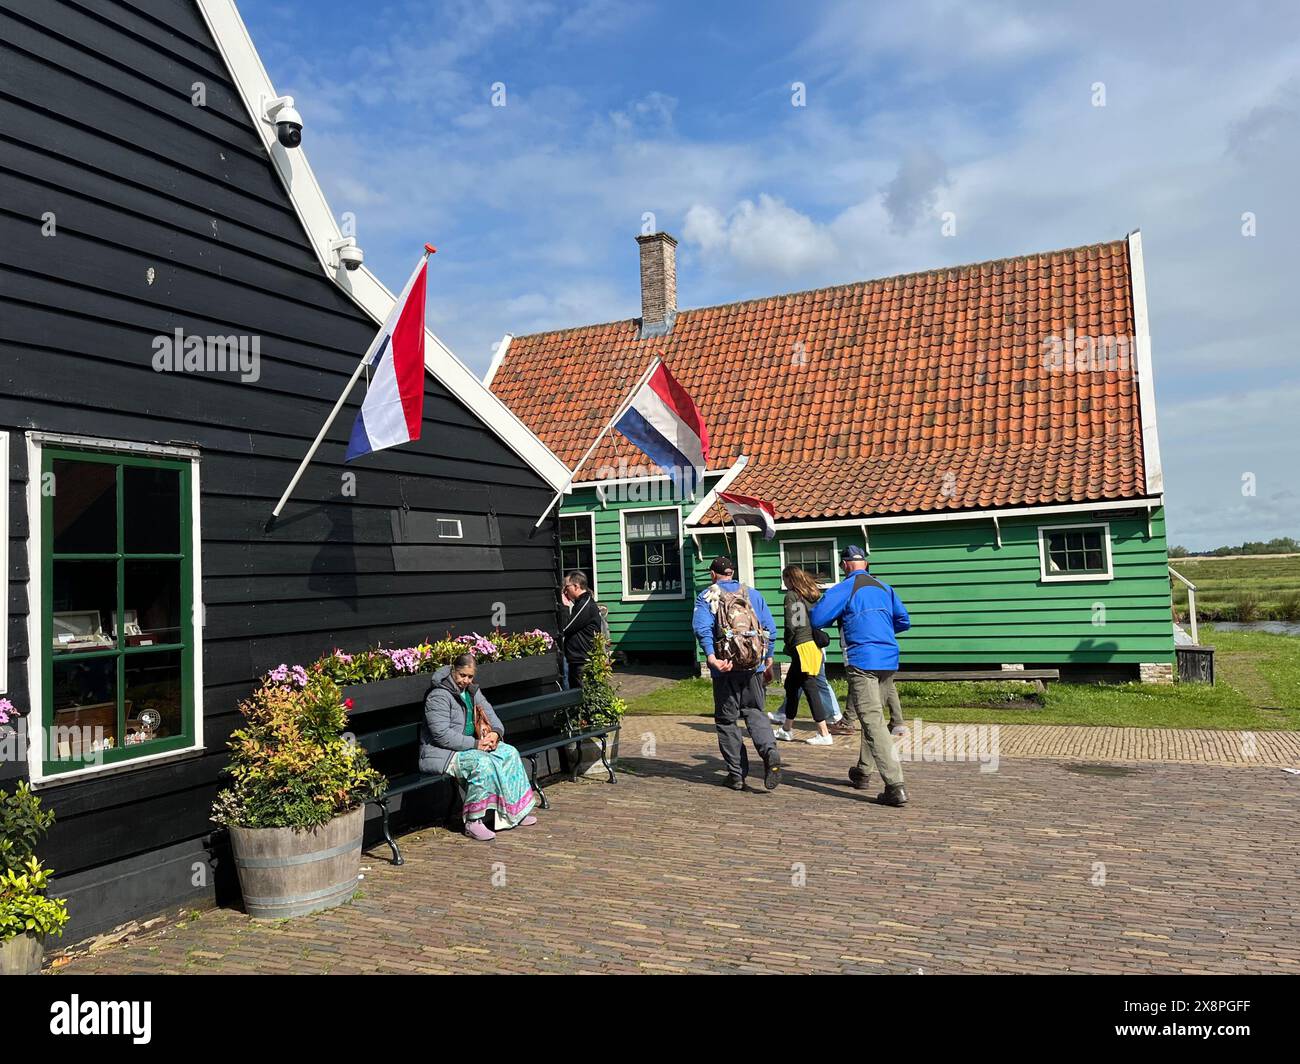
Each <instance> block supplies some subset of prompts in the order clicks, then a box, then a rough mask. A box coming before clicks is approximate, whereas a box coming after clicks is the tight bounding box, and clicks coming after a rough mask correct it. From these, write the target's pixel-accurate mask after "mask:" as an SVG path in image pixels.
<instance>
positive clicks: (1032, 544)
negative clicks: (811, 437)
mask: <svg viewBox="0 0 1300 1064" xmlns="http://www.w3.org/2000/svg"><path fill="white" fill-rule="evenodd" d="M646 505H647V504H646V503H643V502H616V501H613V500H611V501H610V502H609V504H608V506H607V507H605V508H602V507H601V506H600V503H599V501H598V500H597V499H596V497H595V493H594V492H592V491H582V492H575V493H574V495H573V496H571V497H570V498H569V499H568V500H566V504H565V506H564V507H563V512H564V513H565V514H573V513H592V514H594V515H595V526H596V545H595V555H596V578H597V594H598V597H599V599H600V601H601V602H602V603H603V604H604V605H605V606H606V607H608V609H609V621H610V629H611V632H612V634H613V636H614V640H615V643H616V646H617V648H618V649H620V650H624V651H644V652H654V651H672V652H681V651H684V650H691V649H692V648H693V646H694V642H693V639H692V637H691V632H690V614H691V606H692V601H693V599H694V596H695V592H696V591H697V590H698V589H699V588H702V587H705V586H707V584H708V579H709V578H708V572H707V569H708V564H709V562H710V561H711V560H712V559H713V557H714V556H715V555H717V554H719V553H722V552H724V550H725V552H726V553H728V554H731V556H732V557H734V556H735V547H736V544H735V539H734V537H728V540H727V546H726V547H724V545H723V537H722V536H721V535H719V534H710V535H707V536H703V537H701V548H702V552H703V557H702V558H699V559H697V558H696V556H695V549H694V544H693V543H692V541H691V540H690V538H689V537H688V538H686V539H685V541H684V543H683V547H682V549H683V552H684V555H685V559H686V570H687V584H688V586H687V591H686V596H685V597H684V598H682V599H662V600H653V601H648V602H639V601H631V602H624V601H623V599H622V589H623V585H622V553H621V542H620V528H619V516H618V515H619V511H620V510H622V509H626V508H628V507H633V508H644V507H645V506H646ZM683 511H684V512H689V507H683ZM1093 520H1104V521H1106V522H1107V523H1108V524H1109V525H1110V536H1111V560H1112V570H1113V574H1114V575H1113V578H1112V579H1111V580H1109V581H1105V582H1087V583H1045V582H1043V581H1042V580H1041V579H1040V576H1039V557H1038V529H1039V526H1040V525H1057V524H1073V523H1090V522H1092V521H1093ZM1001 524H1002V546H1001V547H998V546H997V545H996V542H995V538H994V530H993V523H992V522H991V521H988V520H975V521H947V522H942V523H937V524H931V525H885V526H877V527H875V528H873V529H871V571H872V572H873V573H875V574H876V575H877V576H878V577H879V578H880V579H881V580H884V581H885V582H886V583H889V584H892V585H893V586H894V587H895V588H896V589H897V590H898V593H899V596H900V597H901V598H902V600H903V602H904V604H905V605H906V606H907V608H908V611H909V612H910V613H911V615H912V630H911V631H910V632H907V633H906V634H904V635H903V636H902V637H901V639H900V643H901V645H902V648H903V655H904V661H905V663H907V664H910V665H941V664H945V665H957V666H976V665H999V664H1003V663H1006V664H1014V663H1023V664H1027V665H1053V664H1065V663H1080V664H1083V663H1086V664H1106V663H1112V664H1137V663H1141V662H1172V661H1173V658H1174V648H1173V625H1172V619H1171V611H1170V594H1169V578H1168V572H1167V569H1168V564H1169V560H1168V550H1167V547H1166V543H1165V524H1164V511H1163V510H1156V511H1154V512H1153V514H1152V520H1151V535H1150V537H1149V538H1148V536H1147V521H1146V516H1145V513H1142V514H1141V515H1139V516H1129V517H1110V516H1105V515H1104V514H1099V515H1098V517H1097V518H1093V517H1092V515H1091V514H1079V515H1054V516H1052V515H1049V516H1044V517H1042V518H1038V519H1028V518H1007V519H1004V520H1003V521H1002V522H1001ZM829 538H834V539H835V540H836V541H837V544H836V545H837V547H840V548H842V547H844V546H846V545H848V544H849V543H857V544H861V542H862V533H861V531H860V530H859V528H858V527H857V526H856V525H845V526H844V527H843V528H841V529H832V530H827V531H821V530H818V531H804V532H783V533H781V534H779V535H778V536H777V538H776V539H774V540H772V541H771V542H764V541H763V540H761V539H758V538H756V537H755V538H754V540H753V544H754V576H755V583H756V585H757V586H758V588H759V590H760V591H762V593H763V595H764V597H765V598H766V599H767V601H768V604H769V605H770V606H771V607H772V613H773V615H774V616H775V617H776V618H777V622H778V625H779V624H780V622H781V600H782V594H781V554H780V544H781V542H782V541H797V540H810V539H829ZM842 660H843V659H842V657H841V654H840V650H839V642H838V636H834V637H833V642H832V644H831V661H833V662H840V661H842Z"/></svg>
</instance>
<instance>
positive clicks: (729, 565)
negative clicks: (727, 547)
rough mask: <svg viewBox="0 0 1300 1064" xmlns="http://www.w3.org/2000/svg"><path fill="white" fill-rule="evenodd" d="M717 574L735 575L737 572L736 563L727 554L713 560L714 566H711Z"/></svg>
mask: <svg viewBox="0 0 1300 1064" xmlns="http://www.w3.org/2000/svg"><path fill="white" fill-rule="evenodd" d="M709 568H710V569H711V570H713V572H715V573H734V572H735V571H736V565H735V563H734V562H733V561H732V560H731V559H730V558H728V557H727V556H726V555H725V554H719V555H718V556H717V557H716V558H714V559H713V564H712V565H710V566H709Z"/></svg>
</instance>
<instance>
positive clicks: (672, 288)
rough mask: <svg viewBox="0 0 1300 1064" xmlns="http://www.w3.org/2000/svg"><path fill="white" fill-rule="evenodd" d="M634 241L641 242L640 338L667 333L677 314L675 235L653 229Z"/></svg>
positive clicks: (670, 329) (671, 328) (671, 329)
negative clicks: (647, 234)
mask: <svg viewBox="0 0 1300 1064" xmlns="http://www.w3.org/2000/svg"><path fill="white" fill-rule="evenodd" d="M636 242H637V243H638V244H640V245H641V339H642V340H644V339H645V338H646V337H648V336H666V335H667V334H668V333H670V332H672V331H673V321H674V320H675V319H676V318H677V239H676V238H675V237H672V236H669V235H668V234H667V233H654V234H652V235H650V236H639V237H637V238H636Z"/></svg>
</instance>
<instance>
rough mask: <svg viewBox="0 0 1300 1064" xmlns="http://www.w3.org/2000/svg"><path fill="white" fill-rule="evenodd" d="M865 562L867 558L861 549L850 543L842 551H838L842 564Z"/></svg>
mask: <svg viewBox="0 0 1300 1064" xmlns="http://www.w3.org/2000/svg"><path fill="white" fill-rule="evenodd" d="M866 560H867V556H866V555H865V554H864V553H863V552H862V548H861V547H859V546H857V545H856V544H852V543H851V544H849V546H847V547H845V548H844V549H843V550H842V551H840V561H842V562H849V561H866Z"/></svg>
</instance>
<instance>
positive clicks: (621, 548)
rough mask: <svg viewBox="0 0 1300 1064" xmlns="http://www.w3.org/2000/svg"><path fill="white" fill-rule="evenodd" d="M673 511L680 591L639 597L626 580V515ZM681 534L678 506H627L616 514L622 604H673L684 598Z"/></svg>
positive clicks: (684, 556) (655, 592)
mask: <svg viewBox="0 0 1300 1064" xmlns="http://www.w3.org/2000/svg"><path fill="white" fill-rule="evenodd" d="M668 511H673V512H674V513H676V514H677V567H678V569H679V570H680V572H681V581H680V582H681V585H682V589H681V591H678V592H676V593H673V592H668V593H664V592H659V591H651V592H649V593H647V594H644V595H640V594H637V593H636V592H634V591H632V590H630V589H629V587H628V580H627V566H628V554H627V515H628V514H649V513H665V512H668ZM682 537H683V532H682V508H681V507H680V506H627V507H624V508H623V509H622V510H619V512H618V554H619V569H620V570H621V575H622V578H623V601H624V602H673V601H675V600H679V599H684V598H685V597H686V551H685V550H684V549H683V542H684V541H683V538H682Z"/></svg>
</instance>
